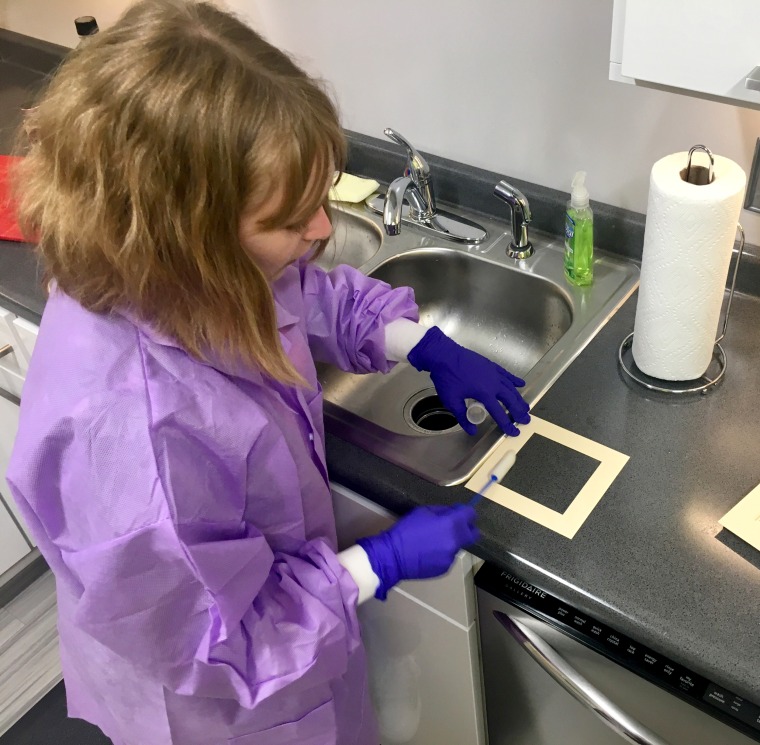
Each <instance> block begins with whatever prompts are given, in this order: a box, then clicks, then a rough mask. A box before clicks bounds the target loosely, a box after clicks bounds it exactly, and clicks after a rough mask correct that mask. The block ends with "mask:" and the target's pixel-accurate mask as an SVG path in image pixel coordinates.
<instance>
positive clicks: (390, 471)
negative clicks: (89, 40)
mask: <svg viewBox="0 0 760 745" xmlns="http://www.w3.org/2000/svg"><path fill="white" fill-rule="evenodd" d="M3 33H5V32H3ZM6 42H8V39H6V38H4V37H3V34H0V64H5V62H6V59H7V55H6V54H4V50H7V45H6V46H3V45H4V44H6ZM10 42H12V43H13V44H16V43H17V42H18V39H16V38H11V39H10ZM43 51H44V50H43ZM53 51H55V50H53ZM35 59H37V58H35ZM51 59H54V58H51ZM21 63H24V64H21ZM29 64H30V63H29V62H28V60H27V59H26V58H24V59H21V60H20V61H19V59H16V60H15V61H14V62H13V65H15V66H16V67H19V65H20V66H21V67H23V68H27V67H29ZM51 64H52V63H51ZM3 73H5V70H3ZM24 74H26V73H24ZM22 77H23V75H22ZM27 78H29V81H28V82H29V83H30V84H31V83H34V82H35V80H33V79H32V78H34V76H33V75H27ZM3 79H7V78H6V76H5V74H3V75H0V81H1V80H3ZM24 79H25V80H26V78H24ZM6 87H9V86H6ZM10 88H12V86H10ZM3 93H4V91H3V88H2V87H1V86H0V95H2V94H3ZM13 95H14V96H15V97H16V99H17V98H18V97H19V95H21V97H22V98H23V95H22V94H20V93H19V91H18V90H16V91H15V92H14V93H13ZM16 99H14V100H16ZM3 100H7V99H2V98H0V103H2V101H3ZM2 109H3V106H0V110H2ZM6 110H7V109H6ZM3 126H4V124H3V122H0V132H5V133H7V131H8V129H7V126H5V129H4V128H3ZM4 144H5V143H4ZM0 152H7V149H3V148H0ZM359 172H361V171H359ZM616 224H618V223H614V222H613V221H612V220H610V221H608V223H607V225H608V228H610V229H611V228H612V227H614V225H616ZM642 224H643V223H642ZM610 234H613V233H610ZM44 302H45V296H44V292H43V291H42V285H41V282H40V278H39V272H38V268H37V262H36V259H35V257H34V254H33V253H32V251H31V250H30V247H29V246H26V245H23V244H18V243H15V244H14V243H7V242H0V305H2V306H4V307H6V308H8V309H9V310H12V311H14V312H16V313H18V314H19V315H21V316H22V317H24V318H26V319H28V320H30V321H32V322H37V321H39V318H40V315H41V313H42V310H43V308H44ZM635 304H636V298H635V296H634V297H633V298H631V299H630V300H629V301H628V302H627V303H626V304H625V306H624V307H623V308H622V309H621V310H620V311H619V312H618V313H617V314H616V315H615V316H614V317H613V318H612V319H611V321H610V322H609V323H608V324H607V326H606V327H605V328H604V329H603V330H602V331H601V332H600V334H599V335H598V336H597V337H596V338H595V339H594V340H593V341H592V343H591V344H590V345H589V346H588V347H587V348H586V350H585V351H584V352H583V353H582V354H581V355H580V357H579V358H578V359H577V360H576V361H575V362H574V363H573V364H572V365H571V366H570V368H569V369H568V370H567V371H566V372H565V373H564V374H563V375H562V376H561V378H560V379H559V380H558V381H557V382H556V383H555V384H554V386H553V387H552V388H551V389H550V390H549V392H548V393H547V394H546V395H545V396H544V398H543V399H542V400H541V401H540V402H539V404H538V405H537V406H536V407H535V410H534V413H535V414H536V415H537V416H540V417H542V418H545V419H547V420H549V421H551V422H553V423H555V424H557V425H560V426H562V427H565V428H567V429H570V430H572V431H574V432H577V433H578V434H581V435H584V436H586V437H588V438H590V439H592V440H595V441H597V442H600V443H602V444H604V445H607V446H609V447H611V448H614V449H616V450H619V451H621V452H623V453H625V454H627V455H629V456H630V461H629V462H628V464H627V465H626V466H625V468H624V470H623V471H622V473H621V474H620V476H619V477H618V479H617V480H616V481H615V482H614V483H613V485H612V486H611V488H610V489H609V491H608V492H607V494H606V495H605V496H604V498H603V499H602V500H601V502H600V503H599V505H598V506H597V507H596V508H595V509H594V511H593V512H592V514H591V515H590V517H589V518H588V519H587V521H586V522H585V524H584V525H583V527H582V528H581V529H580V530H579V532H578V533H577V534H576V536H575V537H574V538H573V539H572V540H568V539H566V538H563V537H562V536H559V535H557V534H555V533H553V532H551V531H549V530H547V529H546V528H543V527H542V526H540V525H537V524H536V523H533V522H531V521H529V520H527V519H525V518H523V517H521V516H520V515H517V514H515V513H512V512H510V511H509V510H506V509H504V508H502V507H500V506H498V505H496V504H494V503H492V502H490V501H488V500H484V501H483V502H482V503H481V505H480V506H479V507H478V510H479V512H480V527H481V531H482V539H481V541H480V542H479V543H478V545H477V546H476V547H474V549H473V552H474V553H475V554H477V555H478V556H480V557H482V558H484V559H486V560H489V561H492V562H494V563H496V564H497V565H499V566H500V567H503V568H505V569H507V570H510V571H513V572H515V573H517V574H519V575H521V576H522V577H524V578H525V579H526V580H528V581H530V582H534V583H535V584H537V585H539V586H540V587H543V588H544V589H546V590H547V591H549V592H551V593H553V594H555V595H557V596H559V597H560V598H562V599H563V600H565V601H566V602H569V603H571V604H572V605H574V606H576V607H578V608H580V609H581V610H583V611H585V612H587V613H589V614H591V615H593V616H594V617H596V618H597V619H598V620H600V621H602V622H606V623H609V624H610V625H612V626H614V627H616V628H617V629H619V630H620V631H622V632H624V633H627V634H629V635H630V636H632V637H634V638H635V639H638V640H639V641H640V642H642V643H645V644H647V645H649V646H651V647H652V648H654V649H655V650H657V651H660V652H661V653H664V654H666V655H668V656H670V657H672V658H673V659H674V660H676V661H677V662H681V663H683V664H685V665H688V666H689V667H691V668H692V669H693V670H694V671H696V672H698V673H701V674H703V675H705V676H707V677H709V678H711V679H713V680H714V681H715V682H717V683H719V684H722V685H724V686H725V687H726V688H729V689H730V690H732V691H734V692H735V693H738V694H740V695H742V696H745V697H747V698H749V699H752V700H754V701H755V702H756V703H760V676H758V674H757V671H758V670H760V645H758V644H757V643H756V636H757V634H756V628H757V617H756V612H755V602H756V598H757V597H758V596H759V595H760V569H758V567H760V552H755V551H754V550H753V549H750V548H748V547H745V546H744V545H743V544H741V542H740V541H738V539H735V538H734V537H733V536H730V534H729V535H727V534H726V531H723V532H722V533H721V532H719V528H720V526H719V525H718V519H719V518H720V517H721V516H722V515H723V514H725V512H727V511H728V510H729V509H730V508H731V507H733V506H734V505H735V504H736V503H737V502H738V501H739V500H740V499H741V498H742V497H744V496H745V495H746V494H747V493H748V492H749V491H750V490H751V489H752V488H753V487H754V486H755V485H756V484H757V483H758V482H760V459H758V458H757V455H756V450H757V446H758V443H760V420H759V418H758V416H757V413H756V412H757V411H758V410H759V409H760V388H758V386H757V373H756V370H757V369H758V367H760V346H759V345H758V344H757V342H756V341H755V339H756V329H757V328H758V327H760V299H758V298H757V297H753V296H749V295H739V296H738V297H737V298H736V299H735V302H734V307H733V311H732V319H731V326H730V328H729V331H728V335H727V338H726V341H725V343H724V347H725V349H726V352H727V355H728V372H727V375H726V379H725V381H724V382H723V383H722V384H721V385H720V386H719V387H718V388H717V389H716V390H714V391H713V392H711V393H709V394H708V395H706V396H698V397H691V398H688V399H687V400H674V399H672V398H670V397H663V396H657V395H649V394H647V393H645V392H644V391H643V390H640V389H638V388H634V387H632V385H630V384H627V383H626V382H625V381H624V380H623V378H622V377H621V374H620V372H619V369H618V365H617V349H618V345H619V343H620V341H621V340H622V339H623V337H624V336H625V335H627V334H628V333H629V332H630V331H631V330H632V328H633V318H634V312H635ZM327 454H328V466H329V468H330V472H331V474H332V478H333V479H334V480H335V481H336V482H339V483H341V484H344V485H345V486H347V487H349V488H352V489H354V490H355V491H357V492H358V493H360V494H363V495H364V496H366V497H369V498H370V499H373V500H374V501H376V502H377V503H379V504H381V505H383V506H385V507H387V508H389V509H390V510H392V511H394V512H397V513H403V512H405V511H407V510H408V509H410V508H411V507H413V506H415V505H418V504H441V503H443V504H445V503H453V502H458V501H463V500H465V499H468V498H469V497H470V496H471V493H470V492H467V491H466V490H465V489H464V488H463V487H452V488H444V487H437V486H435V485H433V484H431V483H428V482H426V481H423V480H422V479H419V478H417V477H415V476H413V475H412V474H410V473H408V472H406V471H404V470H401V469H399V468H396V467H394V466H392V465H390V464H389V463H387V462H385V461H383V460H380V459H378V458H376V457H375V456H373V455H371V454H370V453H368V452H366V451H363V450H361V449H359V448H357V447H355V446H353V445H351V444H350V443H347V442H345V441H343V440H341V439H339V438H337V437H335V436H333V435H329V434H328V437H327ZM534 462H535V461H534ZM570 464H571V460H569V459H563V458H562V457H560V458H558V459H552V462H551V463H548V462H547V463H546V464H543V465H542V464H536V465H535V466H531V468H532V469H533V470H532V471H531V473H530V474H528V475H529V477H530V479H531V480H532V481H533V482H534V486H535V492H534V493H536V494H539V493H541V490H542V485H548V484H549V481H551V480H552V479H556V478H557V474H558V473H559V474H562V473H563V469H567V468H572V467H574V466H572V465H570Z"/></svg>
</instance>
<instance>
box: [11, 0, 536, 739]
mask: <svg viewBox="0 0 760 745" xmlns="http://www.w3.org/2000/svg"><path fill="white" fill-rule="evenodd" d="M31 116H32V119H31V121H29V122H28V123H27V129H28V131H30V132H32V133H33V137H31V140H32V144H31V146H30V148H29V152H28V155H27V157H26V158H25V160H24V162H23V165H22V167H21V171H20V174H19V177H20V184H21V217H22V221H23V224H24V225H25V227H26V230H27V231H29V234H34V235H35V236H36V238H37V240H38V244H39V252H40V254H41V257H42V260H43V262H44V265H45V267H46V269H47V272H48V274H49V276H50V278H51V280H52V282H53V284H52V291H51V295H50V299H49V301H48V304H47V307H46V309H45V314H44V317H43V320H42V325H41V329H40V334H39V338H38V341H37V346H36V351H35V356H34V360H33V361H32V364H31V367H30V370H29V374H28V377H27V380H26V384H25V389H24V403H23V407H22V415H21V426H20V431H19V435H18V439H17V442H16V447H15V451H14V454H13V459H12V463H11V467H10V472H9V476H8V480H9V482H10V483H11V486H12V490H13V494H14V497H15V498H16V500H17V502H18V504H19V507H20V508H21V510H22V511H23V514H24V517H25V518H26V520H27V521H28V523H29V526H30V529H31V530H32V532H33V534H34V536H35V538H36V540H37V542H38V545H39V547H40V550H41V551H42V553H43V555H44V556H45V558H46V559H47V561H48V563H49V565H50V566H51V568H52V570H53V572H54V573H55V576H56V581H57V594H58V608H59V631H60V647H61V659H62V664H63V671H64V677H65V681H66V688H67V694H68V705H69V713H70V715H71V716H75V717H81V718H83V719H87V720H89V721H90V722H93V723H95V724H97V725H98V726H99V727H100V728H101V729H102V730H103V731H104V732H105V733H106V734H107V735H108V736H109V737H110V738H111V739H112V740H113V742H114V743H115V744H116V745H168V744H169V743H174V744H176V745H216V744H219V745H222V744H223V743H228V742H231V743H235V745H253V744H254V743H255V744H256V745H267V744H272V745H273V744H274V743H278V744H279V743H290V742H293V743H313V744H316V743H319V744H320V745H322V744H323V743H336V744H337V743H339V744H340V745H344V744H346V745H348V744H349V743H351V744H356V745H365V744H366V745H377V742H378V738H377V733H376V730H375V724H374V718H373V715H372V711H371V706H370V702H369V699H368V695H367V685H366V670H365V662H364V653H363V650H362V645H361V640H360V636H359V627H358V623H357V618H356V606H357V604H358V603H359V602H362V601H364V600H366V599H367V598H370V597H372V595H375V596H376V597H379V598H384V597H385V595H386V594H387V592H388V590H389V589H390V588H391V587H392V586H393V585H394V584H395V583H396V582H398V581H400V580H402V579H411V578H424V577H431V576H437V575H439V574H442V573H444V572H445V571H446V570H447V569H448V568H449V566H450V564H451V562H452V561H453V559H454V556H455V554H456V552H457V551H458V550H459V549H460V548H461V547H463V546H466V545H469V544H470V543H472V542H473V541H475V540H476V539H477V529H476V527H475V514H474V512H473V511H472V510H471V509H470V508H467V507H464V506H459V507H453V508H443V507H442V508H424V509H418V510H415V511H413V512H412V513H411V514H410V515H408V516H406V517H405V518H402V519H401V520H400V521H399V522H398V523H397V524H396V525H395V526H394V528H392V529H391V530H390V531H388V532H387V533H383V534H381V535H379V536H371V537H368V538H366V539H363V540H362V541H360V542H359V545H357V546H353V547H351V548H349V549H348V550H346V551H343V552H341V553H337V549H336V538H335V524H334V518H333V515H332V512H331V500H330V493H329V488H328V477H327V472H326V468H325V455H324V444H323V443H324V436H323V423H322V400H321V395H320V391H319V385H318V382H317V378H316V374H315V366H314V359H317V360H322V361H326V362H330V363H332V364H335V365H338V366H340V367H341V368H343V369H346V370H351V371H354V372H385V371H387V370H389V369H390V367H391V366H392V365H393V363H394V360H395V361H398V360H404V359H406V357H407V355H408V357H409V360H410V361H411V362H412V363H413V364H415V366H417V367H418V368H419V369H425V370H429V371H430V372H431V376H432V378H433V380H434V382H435V384H436V386H437V388H438V390H439V393H440V394H441V396H442V398H444V400H445V401H446V402H447V403H448V405H449V406H450V407H451V408H452V410H453V411H454V412H455V413H456V414H457V415H458V416H459V418H460V420H461V421H462V423H463V425H466V424H467V423H466V421H465V420H464V399H465V397H473V398H478V399H479V400H483V401H484V403H486V405H487V406H488V408H489V410H490V411H491V413H492V415H494V416H495V417H498V420H499V421H500V423H502V425H503V427H504V428H505V430H506V431H508V432H509V433H512V434H516V429H515V428H514V425H513V424H512V422H511V421H510V417H509V416H508V415H507V414H506V412H505V411H504V409H503V408H502V407H501V405H500V404H499V403H498V401H499V400H501V401H503V402H504V403H505V404H506V405H507V407H508V408H509V410H510V413H511V416H512V417H513V418H514V419H515V420H516V421H521V422H524V421H527V420H528V418H529V417H528V407H527V405H526V404H525V402H524V401H523V400H522V398H521V397H520V396H519V394H518V393H517V391H516V390H515V386H516V385H517V386H519V385H522V381H520V380H519V379H518V378H514V377H513V376H511V375H510V374H509V373H507V372H506V371H504V370H502V369H501V368H499V367H498V366H497V365H495V364H493V363H491V362H489V361H488V360H485V359H484V358H483V357H481V356H480V355H477V354H475V353H473V352H470V351H468V350H465V349H463V348H462V347H459V346H458V345H456V344H455V343H454V342H452V341H451V340H450V339H448V338H447V337H445V336H444V335H443V334H442V333H441V332H440V331H439V330H438V329H430V330H425V329H422V328H421V327H419V326H418V325H417V324H416V320H417V309H416V306H415V304H414V301H413V296H412V292H411V291H410V290H409V289H407V288H401V289H391V288H390V287H388V286H387V285H385V284H383V283H380V282H377V281H374V280H371V279H368V278H366V277H364V276H363V275H361V274H360V273H359V272H356V271H354V270H352V269H350V268H347V267H338V268H337V269H335V270H334V271H332V272H330V273H325V272H324V271H322V270H320V269H319V268H317V267H316V266H315V265H314V264H313V263H311V259H313V258H314V257H315V256H317V255H318V254H319V253H320V252H321V251H322V250H323V248H324V244H325V242H326V240H327V238H328V237H329V235H330V230H331V226H330V222H329V218H328V215H327V212H326V200H327V192H328V188H329V186H330V184H331V182H332V178H333V173H334V170H335V169H336V168H337V169H340V168H341V167H342V166H343V162H344V155H345V145H344V140H343V135H342V132H341V129H340V126H339V123H338V119H337V116H336V113H335V110H334V108H333V106H332V104H331V103H330V100H329V99H328V97H327V96H326V95H325V94H324V93H323V91H322V90H321V89H320V88H319V86H318V85H317V84H316V83H315V82H314V81H313V80H311V79H310V78H309V77H307V76H306V75H305V74H304V73H303V72H302V71H301V70H300V69H298V68H297V67H296V66H295V65H294V64H293V63H292V62H291V61H290V60H289V59H288V58H287V57H286V56H285V55H283V54H282V53H281V52H279V51H278V50H276V49H274V48H273V47H271V46H270V45H269V44H267V43H266V42H265V41H263V40H262V39H261V38H260V37H259V36H257V35H256V34H255V33H254V32H253V31H252V30H250V29H249V28H248V27H246V26H245V25H244V24H242V23H240V22H239V21H237V20H236V19H235V18H233V17H231V16H229V15H226V14H225V13H223V12H221V11H219V10H218V9H215V8H214V7H213V6H211V5H206V4H191V3H186V2H183V1H182V0H155V1H152V2H151V1H146V2H141V3H138V4H137V5H135V6H133V7H132V8H131V9H130V10H128V11H127V12H126V14H125V15H124V16H123V17H122V18H121V19H120V20H119V21H118V22H117V23H116V24H115V25H114V26H113V27H112V28H110V29H109V30H107V31H105V32H103V33H101V34H99V35H98V36H97V37H95V38H94V39H93V41H92V42H91V43H90V44H89V45H87V46H86V47H85V48H82V49H79V50H77V51H75V52H73V53H72V54H71V55H70V57H69V58H68V59H67V60H66V62H65V63H64V64H63V66H62V67H61V69H60V70H59V72H58V73H57V74H56V76H55V78H54V79H53V81H52V82H51V84H50V86H49V89H48V90H47V91H46V93H45V94H44V96H43V97H42V99H41V101H40V102H39V106H38V107H37V108H36V109H35V110H34V111H33V113H32V115H31ZM472 378H475V379H476V383H477V384H476V385H475V386H473V384H472V382H470V380H469V379H472Z"/></svg>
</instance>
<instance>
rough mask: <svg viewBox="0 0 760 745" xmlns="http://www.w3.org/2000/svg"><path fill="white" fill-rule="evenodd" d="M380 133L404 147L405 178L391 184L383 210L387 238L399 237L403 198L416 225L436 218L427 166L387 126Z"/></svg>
mask: <svg viewBox="0 0 760 745" xmlns="http://www.w3.org/2000/svg"><path fill="white" fill-rule="evenodd" d="M383 134H384V135H385V136H386V137H387V138H388V139H390V140H393V142H395V143H396V144H397V145H402V146H403V147H405V148H406V155H407V158H406V168H405V169H404V175H403V176H400V177H399V178H397V179H395V180H394V181H392V182H391V185H390V186H389V187H388V193H387V195H386V200H385V206H384V207H383V225H384V227H385V231H386V233H388V235H398V234H399V232H400V230H401V208H402V205H403V202H404V198H406V200H407V202H409V210H410V217H411V218H412V220H415V221H417V222H426V221H429V220H432V219H433V218H434V217H435V214H436V211H435V195H434V193H433V180H432V176H431V175H430V166H428V164H427V161H426V160H425V159H424V158H423V157H422V155H420V153H419V152H417V150H416V149H415V148H414V147H413V146H412V145H411V143H410V142H409V141H408V140H407V139H406V138H405V137H403V136H402V135H400V134H399V133H398V132H396V131H395V130H393V129H391V128H390V127H386V128H385V130H384V131H383Z"/></svg>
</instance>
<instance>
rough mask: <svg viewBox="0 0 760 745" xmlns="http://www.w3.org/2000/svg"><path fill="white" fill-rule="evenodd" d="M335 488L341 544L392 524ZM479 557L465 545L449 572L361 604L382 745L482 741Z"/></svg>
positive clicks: (365, 503)
mask: <svg viewBox="0 0 760 745" xmlns="http://www.w3.org/2000/svg"><path fill="white" fill-rule="evenodd" d="M332 492H333V505H334V509H335V517H336V522H337V526H338V544H339V547H340V548H341V549H343V548H347V547H348V546H351V545H353V544H354V543H355V542H356V539H357V538H359V537H361V536H366V535H372V534H374V533H377V532H379V531H381V530H384V529H385V528H387V527H388V526H389V525H391V524H392V523H393V520H394V518H393V516H392V515H390V514H389V513H388V512H387V511H386V510H384V509H382V508H381V507H378V506H377V505H376V504H374V503H372V502H370V501H369V500H367V499H364V498H363V497H360V496H359V495H357V494H355V493H354V492H352V491H350V490H348V489H345V488H344V487H342V486H339V485H337V484H333V485H332ZM475 561H476V560H475V559H474V557H473V556H471V555H470V554H468V553H466V552H464V551H463V552H461V553H460V554H459V556H458V558H457V561H456V562H455V563H454V566H453V567H452V569H451V571H450V572H449V573H448V574H447V575H446V576H445V577H441V578H439V579H435V580H426V581H423V582H403V583H401V584H400V585H399V586H398V587H397V588H394V589H393V590H391V592H390V593H389V594H388V599H387V600H386V601H385V602H380V601H377V600H374V599H372V600H368V601H367V602H366V603H364V604H363V605H361V606H360V607H359V620H360V622H361V625H362V639H363V640H364V644H365V647H366V649H367V656H368V662H369V675H370V686H371V690H372V699H373V702H374V704H375V710H376V712H377V716H378V721H379V723H380V730H381V741H382V743H383V745H401V744H402V743H405V744H406V743H408V744H409V745H437V743H457V745H483V743H485V734H484V732H485V729H484V718H483V705H482V687H481V675H480V657H479V642H478V628H477V622H476V621H477V617H476V605H475V588H474V584H473V564H474V562H475Z"/></svg>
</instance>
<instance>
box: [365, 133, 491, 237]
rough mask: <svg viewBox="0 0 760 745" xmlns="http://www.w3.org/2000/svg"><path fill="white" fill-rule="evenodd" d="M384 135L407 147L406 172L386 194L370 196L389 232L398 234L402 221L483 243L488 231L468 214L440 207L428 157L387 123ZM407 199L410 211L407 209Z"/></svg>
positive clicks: (370, 205) (368, 201)
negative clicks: (462, 214) (454, 213)
mask: <svg viewBox="0 0 760 745" xmlns="http://www.w3.org/2000/svg"><path fill="white" fill-rule="evenodd" d="M384 134H385V136H386V137H387V138H388V139H390V140H393V142H395V143H396V144H398V145H401V146H402V147H405V148H406V155H407V158H406V167H405V168H404V175H403V176H399V177H398V178H397V179H394V180H393V181H392V182H391V184H390V186H389V187H388V191H387V192H386V194H385V196H384V197H383V196H377V197H371V198H370V199H368V200H367V205H368V206H369V207H370V208H371V209H373V210H375V211H376V212H379V213H382V215H383V227H384V228H385V232H386V233H387V234H388V235H398V234H399V232H401V223H402V222H405V223H407V224H412V225H416V226H418V227H421V228H425V229H426V230H429V231H431V232H433V233H435V234H436V235H438V236H441V237H444V238H447V239H448V240H453V241H458V242H460V243H471V244H477V243H482V242H483V241H484V240H485V239H486V238H487V237H488V231H487V230H486V229H485V228H483V227H481V226H480V225H478V224H477V223H475V222H472V221H471V220H468V219H467V218H464V217H460V216H458V215H452V214H451V213H448V212H444V211H443V210H439V209H438V207H437V205H436V200H435V193H434V191H433V177H432V175H431V173H430V167H429V166H428V164H427V161H426V160H425V158H423V157H422V155H421V154H420V153H419V152H418V151H417V149H416V148H414V147H413V146H412V145H411V143H409V141H408V140H407V139H406V138H405V137H403V136H402V135H400V134H399V133H398V132H396V131H395V130H393V129H391V128H390V127H387V128H386V129H385V130H384ZM404 200H406V202H407V204H408V213H405V212H404Z"/></svg>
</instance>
